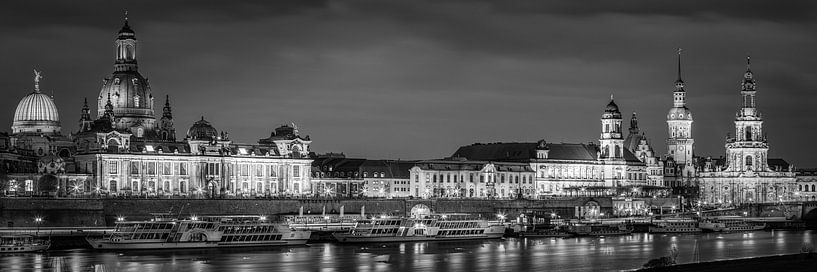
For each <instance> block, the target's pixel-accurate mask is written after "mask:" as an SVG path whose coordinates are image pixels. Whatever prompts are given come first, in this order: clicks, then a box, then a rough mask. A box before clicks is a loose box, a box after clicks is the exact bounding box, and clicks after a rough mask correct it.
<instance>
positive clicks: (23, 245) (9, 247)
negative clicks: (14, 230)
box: [0, 234, 51, 254]
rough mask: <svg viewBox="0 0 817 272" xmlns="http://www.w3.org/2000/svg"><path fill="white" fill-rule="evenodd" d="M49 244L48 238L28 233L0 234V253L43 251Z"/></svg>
mask: <svg viewBox="0 0 817 272" xmlns="http://www.w3.org/2000/svg"><path fill="white" fill-rule="evenodd" d="M49 246H51V242H50V241H48V240H42V239H39V238H37V237H35V236H34V235H30V234H9V235H3V236H0V254H3V253H20V252H37V251H45V250H47V249H48V247H49Z"/></svg>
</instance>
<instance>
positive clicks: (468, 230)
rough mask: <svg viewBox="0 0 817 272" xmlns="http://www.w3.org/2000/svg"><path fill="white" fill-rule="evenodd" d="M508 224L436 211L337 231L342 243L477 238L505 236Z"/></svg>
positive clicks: (362, 221)
mask: <svg viewBox="0 0 817 272" xmlns="http://www.w3.org/2000/svg"><path fill="white" fill-rule="evenodd" d="M503 234H505V225H503V224H502V223H501V222H497V221H488V220H486V219H484V218H474V217H473V216H470V215H465V214H432V215H430V216H426V217H424V218H400V217H387V216H384V217H376V218H369V219H360V220H358V221H357V223H356V224H355V227H354V228H352V230H350V231H349V232H343V233H333V234H332V235H333V236H334V237H335V239H337V240H338V242H341V243H383V242H411V241H444V240H475V239H496V238H502V235H503Z"/></svg>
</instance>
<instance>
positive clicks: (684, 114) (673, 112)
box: [667, 107, 692, 121]
mask: <svg viewBox="0 0 817 272" xmlns="http://www.w3.org/2000/svg"><path fill="white" fill-rule="evenodd" d="M667 120H690V121H691V120H692V111H690V110H689V109H688V108H687V107H674V108H671V109H670V110H669V113H667Z"/></svg>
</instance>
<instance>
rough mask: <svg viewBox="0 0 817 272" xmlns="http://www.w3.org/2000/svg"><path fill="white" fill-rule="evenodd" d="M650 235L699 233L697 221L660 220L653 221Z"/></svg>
mask: <svg viewBox="0 0 817 272" xmlns="http://www.w3.org/2000/svg"><path fill="white" fill-rule="evenodd" d="M649 232H650V233H696V232H701V228H699V227H698V221H696V220H694V219H691V218H690V219H661V220H653V221H652V223H651V224H650V227H649Z"/></svg>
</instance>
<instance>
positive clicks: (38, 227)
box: [34, 216, 43, 236]
mask: <svg viewBox="0 0 817 272" xmlns="http://www.w3.org/2000/svg"><path fill="white" fill-rule="evenodd" d="M42 222H43V218H42V217H39V216H37V217H34V223H35V224H37V236H39V235H40V224H41V223H42Z"/></svg>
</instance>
